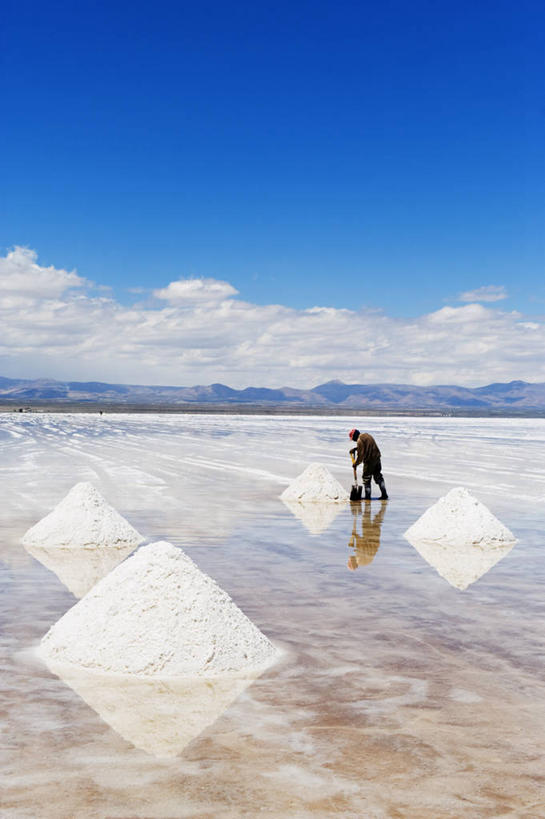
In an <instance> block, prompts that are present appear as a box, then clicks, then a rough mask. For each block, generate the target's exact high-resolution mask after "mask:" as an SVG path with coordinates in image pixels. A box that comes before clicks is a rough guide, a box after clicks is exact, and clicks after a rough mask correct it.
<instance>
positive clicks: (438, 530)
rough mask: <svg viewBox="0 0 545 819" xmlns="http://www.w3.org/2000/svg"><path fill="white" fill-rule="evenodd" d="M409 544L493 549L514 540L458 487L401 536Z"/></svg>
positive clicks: (501, 524) (475, 500) (492, 516)
mask: <svg viewBox="0 0 545 819" xmlns="http://www.w3.org/2000/svg"><path fill="white" fill-rule="evenodd" d="M405 537H406V538H407V540H408V541H409V542H410V543H414V542H415V541H420V540H426V541H435V542H439V543H441V544H443V545H445V546H448V545H452V546H464V545H466V546H470V545H475V544H490V545H497V544H501V543H514V542H515V540H516V538H515V537H514V535H513V533H512V532H510V531H509V529H508V528H507V527H506V526H504V525H503V523H501V521H499V520H498V519H497V518H496V517H494V515H493V514H492V512H490V511H489V510H488V509H487V508H486V506H485V505H484V504H482V503H481V502H480V501H478V500H477V499H476V498H474V497H473V495H471V494H470V493H469V492H468V490H467V489H465V488H464V487H462V486H459V487H457V488H456V489H451V490H450V492H449V493H448V494H447V495H445V496H444V497H442V498H440V499H439V500H438V501H437V503H435V504H434V505H433V506H430V508H429V509H428V510H427V511H426V512H424V514H423V515H422V517H420V518H419V519H418V520H417V521H416V523H414V524H413V525H412V526H411V527H410V528H409V529H407V531H406V532H405Z"/></svg>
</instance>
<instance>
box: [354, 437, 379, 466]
mask: <svg viewBox="0 0 545 819" xmlns="http://www.w3.org/2000/svg"><path fill="white" fill-rule="evenodd" d="M356 447H357V450H358V454H357V457H356V462H355V464H354V466H359V465H360V464H362V463H367V462H368V461H378V459H379V458H380V449H379V448H378V446H377V442H376V441H375V439H374V438H373V436H372V435H369V433H368V432H362V433H361V434H360V436H359V437H358V440H357V441H356Z"/></svg>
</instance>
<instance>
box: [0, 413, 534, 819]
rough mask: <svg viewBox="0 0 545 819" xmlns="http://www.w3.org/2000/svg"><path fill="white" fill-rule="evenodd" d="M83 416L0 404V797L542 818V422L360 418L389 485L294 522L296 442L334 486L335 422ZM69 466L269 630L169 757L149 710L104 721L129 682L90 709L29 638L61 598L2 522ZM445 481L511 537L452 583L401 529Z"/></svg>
mask: <svg viewBox="0 0 545 819" xmlns="http://www.w3.org/2000/svg"><path fill="white" fill-rule="evenodd" d="M103 419H105V421H106V423H101V422H102V420H103ZM103 419H100V422H99V420H98V419H97V418H94V417H89V416H69V417H66V416H43V417H38V416H32V417H31V416H26V417H25V418H24V419H19V418H12V417H11V416H9V417H3V416H0V440H2V442H3V443H2V450H3V458H2V468H1V474H0V478H1V480H2V488H3V490H5V497H6V501H5V503H4V506H3V508H2V510H1V511H0V524H1V526H2V555H3V561H4V562H3V564H2V568H3V572H2V581H1V587H0V590H1V591H2V594H1V595H0V606H1V608H2V617H3V619H5V621H6V627H5V629H3V631H2V633H3V635H4V636H3V638H2V669H3V673H2V677H1V685H2V695H3V698H5V699H6V703H7V717H6V726H5V731H4V736H5V737H6V743H5V749H4V754H3V774H2V781H1V785H2V793H3V796H2V800H3V807H2V810H3V811H4V814H5V815H6V816H46V817H49V816H51V817H53V816H54V817H69V816H78V817H79V816H83V817H87V816H89V817H94V816H97V817H102V816H104V817H106V816H107V817H127V816H139V817H178V816H233V817H235V816H240V815H249V816H254V815H257V814H259V813H263V814H265V815H272V816H286V815H290V816H307V815H308V816H310V815H313V816H316V815H322V816H329V815H335V814H337V815H342V816H366V817H375V816H376V817H382V816H387V817H389V816H403V817H405V816H409V817H412V816H414V817H443V816H445V817H446V816H453V817H458V816H461V815H464V816H490V817H492V816H494V817H495V816H517V817H518V816H520V817H533V816H543V815H544V814H545V796H544V789H543V773H544V770H545V769H544V765H543V744H544V743H543V733H544V732H543V728H544V725H545V719H544V717H545V714H544V702H545V698H544V694H545V682H544V680H543V646H544V642H545V640H544V633H543V602H542V592H541V591H540V587H541V584H542V582H543V561H542V558H541V550H542V548H543V522H542V521H543V516H542V509H543V498H544V497H545V468H544V458H543V454H542V453H543V439H544V438H545V424H544V423H543V422H542V421H535V420H524V421H523V420H520V421H519V420H516V421H507V420H506V421H500V420H499V419H493V420H489V419H482V420H466V419H366V428H367V429H369V431H372V432H373V433H374V434H376V437H377V439H378V440H379V443H380V444H381V447H382V450H383V455H384V458H383V462H384V471H385V474H386V476H387V479H388V488H389V490H390V492H391V495H392V499H391V500H390V501H389V502H388V503H387V504H386V505H385V509H384V510H383V518H382V523H381V525H380V526H379V524H378V523H377V524H375V526H374V527H373V526H372V521H371V530H372V531H371V535H370V536H369V535H366V532H368V531H369V521H364V523H363V529H362V519H361V517H356V518H354V516H353V514H352V510H351V509H350V507H346V508H344V509H342V510H341V511H340V512H339V514H338V516H337V517H336V518H335V519H334V520H333V521H332V522H331V524H330V526H329V528H327V529H326V530H325V531H323V532H322V534H320V535H312V534H310V532H309V531H308V529H307V528H306V527H305V523H304V516H303V520H300V519H299V518H296V517H294V516H293V515H292V514H291V512H290V511H289V510H288V509H287V508H286V507H285V506H284V505H283V504H282V503H280V502H279V501H278V500H277V496H278V494H279V493H280V492H281V491H282V488H283V486H285V485H286V481H287V479H289V478H290V477H294V476H295V475H296V474H298V473H299V472H300V471H302V469H303V468H304V467H305V466H306V465H307V464H308V462H309V461H311V460H318V459H319V460H321V461H322V462H325V463H326V465H327V466H328V467H329V468H330V469H331V470H332V471H333V472H334V474H335V476H336V477H337V478H339V479H340V480H341V481H342V482H343V483H345V484H346V485H347V486H349V485H350V468H349V463H348V467H347V466H346V465H345V459H346V460H348V456H347V455H346V452H345V450H347V449H348V446H347V445H346V441H345V437H344V436H345V427H346V420H345V419H342V420H341V419H324V418H320V419H311V418H305V419H301V418H297V419H277V418H274V419H269V418H255V417H254V418H250V417H248V418H233V417H230V418H223V417H217V416H205V417H203V416H195V417H189V418H188V417H170V416H155V417H152V418H150V417H149V416H124V417H118V416H116V417H111V416H110V417H108V416H106V417H104V416H103ZM468 451H469V452H471V453H472V455H473V458H474V459H473V460H470V461H469V462H468V460H467V453H468ZM521 472H523V474H525V475H527V474H528V473H531V474H530V478H529V479H528V480H525V481H524V482H523V483H521V482H520V474H521ZM77 480H92V481H93V482H94V483H95V484H96V485H97V487H98V488H99V489H100V490H101V491H102V492H103V494H105V495H106V497H107V498H108V499H109V500H110V501H111V502H112V503H113V504H114V505H115V506H116V507H117V508H119V509H120V511H121V512H122V513H123V514H126V515H127V516H128V517H129V519H130V520H131V522H132V523H133V524H134V525H136V526H137V528H139V529H140V530H141V531H142V532H143V533H144V534H145V535H147V536H148V537H149V538H150V539H155V538H157V537H164V538H167V539H169V540H171V541H173V542H174V543H177V544H178V545H180V546H182V547H183V548H184V549H186V550H187V551H188V553H189V554H190V555H191V557H192V558H193V559H194V560H195V561H196V562H197V564H198V565H199V566H200V567H201V568H202V569H203V570H204V571H206V572H207V573H208V574H210V575H211V576H212V577H214V578H215V579H216V580H217V581H218V582H219V583H220V585H221V586H223V587H224V588H225V589H226V590H227V591H228V592H229V593H230V594H231V596H232V597H233V598H234V599H235V601H236V602H237V603H238V605H240V606H241V608H242V609H243V610H244V611H245V612H246V613H247V614H248V615H249V616H250V617H251V618H252V619H253V620H254V622H256V623H257V625H259V626H260V628H261V629H262V630H263V631H265V633H267V634H268V635H269V636H270V637H271V638H273V639H275V640H279V641H281V642H282V644H283V645H284V646H285V647H286V649H287V654H286V656H285V659H284V661H283V662H282V663H281V664H279V665H278V666H277V667H275V668H273V669H271V670H270V671H269V672H268V673H267V674H265V675H263V676H262V677H261V678H260V679H258V680H256V681H255V682H254V683H253V685H251V686H250V687H248V688H247V689H246V690H245V691H244V692H243V693H242V694H241V695H240V696H239V698H238V699H236V700H235V701H234V702H233V703H232V704H231V705H230V706H229V707H228V708H227V710H226V711H225V712H224V713H223V715H222V716H220V717H219V719H218V720H217V721H216V722H215V723H214V724H213V725H212V726H210V727H208V728H205V730H204V732H203V733H201V734H200V735H198V736H197V737H196V738H195V739H194V740H193V741H192V742H191V743H190V744H189V745H187V747H186V748H185V749H183V750H182V751H181V752H180V754H179V756H176V757H174V758H157V757H156V756H154V755H153V753H152V752H149V750H150V748H151V749H153V747H155V748H157V742H159V743H160V742H161V741H164V739H165V733H168V730H169V727H170V721H169V720H163V721H162V722H161V720H159V722H158V723H155V724H154V723H153V721H152V722H151V724H150V720H149V719H148V721H147V722H146V719H144V726H143V728H142V726H140V729H139V730H141V733H142V734H143V736H140V737H136V736H135V735H134V734H132V739H133V742H132V743H131V742H129V741H128V739H126V738H123V731H121V732H120V731H119V730H118V731H115V730H113V729H112V728H111V727H110V726H109V724H108V721H109V722H110V723H111V724H113V723H115V724H116V726H117V728H118V729H120V728H121V727H122V724H121V725H120V723H119V719H121V721H122V720H123V718H124V715H123V707H124V704H125V703H126V702H127V699H128V697H129V694H128V693H127V691H126V690H123V689H122V688H121V689H120V691H119V696H118V697H117V698H116V691H115V687H114V690H113V692H111V693H110V695H109V699H108V708H109V709H110V710H109V712H107V713H103V717H104V718H105V719H104V718H101V717H100V716H99V715H98V714H97V712H96V710H93V708H91V707H90V706H89V705H87V704H86V703H85V702H84V701H83V700H82V699H81V698H80V697H79V696H78V695H77V694H76V693H75V692H74V691H73V690H72V688H70V687H69V686H68V685H67V684H66V683H65V682H63V681H62V680H61V679H59V678H57V677H55V676H54V675H52V674H51V673H50V672H49V671H48V670H47V669H45V667H43V666H42V665H41V664H40V663H39V662H37V661H36V660H35V659H34V658H33V656H32V654H31V652H29V647H32V646H34V645H35V644H36V643H37V642H38V641H39V639H40V638H41V636H42V635H43V634H44V633H45V632H46V631H47V629H48V628H49V626H50V625H51V624H52V623H54V622H55V621H56V620H57V619H58V618H59V617H60V616H62V614H63V613H64V612H65V611H66V610H67V609H68V608H69V607H70V606H71V605H72V604H73V603H74V602H75V598H74V597H73V596H72V595H71V594H70V592H69V591H68V590H67V589H66V587H65V586H63V585H62V584H61V582H60V581H59V580H58V578H57V577H56V575H55V574H53V573H52V572H51V571H49V570H47V569H46V568H45V567H44V566H42V565H41V564H40V563H39V562H38V561H36V560H34V559H33V558H32V557H31V556H30V555H28V554H27V553H26V552H24V550H23V549H22V547H20V546H19V543H18V541H19V539H20V536H21V535H22V534H23V532H24V531H25V530H26V528H28V526H30V525H31V524H32V523H34V522H35V521H36V520H37V519H38V518H39V517H41V516H42V515H43V514H44V513H45V512H47V511H48V509H49V508H51V507H52V506H53V505H54V504H55V503H56V502H57V501H58V500H59V499H60V497H62V495H63V494H64V493H65V492H66V491H67V490H68V489H69V488H70V486H71V485H72V484H73V483H75V482H76V481H77ZM460 484H461V485H466V486H468V487H469V488H470V489H472V490H473V491H474V492H475V494H477V496H478V497H479V498H480V499H481V500H483V502H485V503H487V505H488V506H489V507H490V508H491V510H492V511H493V512H494V513H495V514H497V515H498V517H499V518H500V519H501V520H502V521H503V522H504V523H505V524H506V525H507V526H509V527H510V528H511V529H512V530H513V532H514V533H515V535H516V536H517V537H518V538H519V542H518V543H517V544H516V546H515V547H514V549H513V550H512V551H510V552H509V553H508V554H506V555H505V556H504V557H503V559H501V560H500V561H499V562H498V563H497V564H496V565H495V566H494V567H493V568H492V569H491V570H490V571H489V572H488V573H487V574H485V575H484V576H483V577H482V578H481V579H480V580H478V581H476V582H475V583H473V584H472V585H470V586H469V587H468V589H467V590H466V591H463V592H462V591H459V590H457V589H455V588H453V587H452V586H450V585H449V583H448V582H447V581H445V580H444V579H443V578H442V577H440V576H439V574H438V573H437V571H436V570H435V569H434V568H433V567H432V566H430V565H429V564H428V563H427V562H426V561H424V560H423V559H422V557H421V556H420V555H419V554H418V553H417V552H416V550H415V549H413V548H412V547H411V546H410V545H409V544H408V543H407V542H406V541H405V540H404V539H403V537H402V533H403V531H404V530H405V529H406V528H407V526H408V525H409V524H410V523H412V522H413V521H414V520H415V519H416V517H418V515H419V514H421V512H422V511H424V509H425V508H427V506H429V505H430V503H432V502H433V501H434V500H435V499H437V497H438V496H439V495H441V494H444V493H445V492H446V491H448V489H449V488H451V486H454V485H460ZM371 508H372V516H373V517H374V516H375V515H379V513H380V511H381V510H382V505H381V504H380V502H378V501H377V502H374V503H372V504H371ZM307 523H308V521H307ZM355 534H356V535H357V538H356V537H355ZM378 541H379V542H380V545H378V548H377V542H378ZM358 549H359V553H360V557H361V565H359V568H357V569H356V570H355V571H349V569H348V567H347V563H348V560H349V558H350V557H352V556H357V553H358ZM373 552H375V554H374V557H373ZM370 557H371V561H370V562H369V558H370ZM155 693H157V692H155ZM159 693H161V692H159ZM175 694H176V692H174V694H172V697H173V699H172V700H169V703H170V705H169V707H173V708H174V709H176V706H177V705H178V706H179V710H181V709H182V708H183V707H184V703H183V701H181V700H176V696H175ZM154 695H155V694H154V692H153V691H152V692H150V691H146V692H143V693H142V694H139V693H138V691H137V692H132V693H131V694H130V696H131V697H132V698H131V699H130V700H129V701H130V702H131V704H133V706H132V707H133V710H136V711H138V709H139V708H140V707H143V706H140V705H139V699H138V698H139V697H141V699H140V702H141V703H146V702H147V703H148V704H149V701H150V698H151V699H153V696H154ZM169 696H170V694H169ZM163 701H164V700H163ZM95 705H96V702H95ZM143 713H144V717H145V718H146V713H145V712H143ZM120 715H121V716H120ZM113 717H114V718H116V719H117V720H118V721H117V722H116V719H114V718H113ZM147 717H149V714H148V715H147ZM146 731H148V735H147V736H146V735H145V733H146ZM150 736H151V738H152V740H153V741H150ZM138 739H140V742H138V741H137V740H138ZM135 742H136V745H137V746H138V747H135ZM154 743H155V744H154ZM143 748H148V751H146V750H143ZM4 814H3V815H4Z"/></svg>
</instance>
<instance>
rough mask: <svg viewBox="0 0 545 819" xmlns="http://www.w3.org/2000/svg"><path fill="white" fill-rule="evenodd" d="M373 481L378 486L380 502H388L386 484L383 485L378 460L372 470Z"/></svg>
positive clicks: (380, 466) (380, 465)
mask: <svg viewBox="0 0 545 819" xmlns="http://www.w3.org/2000/svg"><path fill="white" fill-rule="evenodd" d="M373 480H374V481H375V483H376V484H378V487H379V489H380V498H381V500H388V493H387V491H386V484H385V483H384V478H383V475H382V464H381V463H380V458H379V459H378V461H377V462H376V464H375V466H374V469H373Z"/></svg>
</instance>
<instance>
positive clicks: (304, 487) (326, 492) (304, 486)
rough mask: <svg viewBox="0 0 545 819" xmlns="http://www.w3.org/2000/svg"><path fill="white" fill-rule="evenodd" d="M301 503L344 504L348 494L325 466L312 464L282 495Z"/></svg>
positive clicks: (285, 499)
mask: <svg viewBox="0 0 545 819" xmlns="http://www.w3.org/2000/svg"><path fill="white" fill-rule="evenodd" d="M280 497H281V499H282V500H284V501H297V502H299V503H320V502H324V501H325V502H328V503H344V502H345V501H347V500H348V492H347V491H346V489H345V488H344V487H343V486H342V485H341V484H340V483H339V481H338V480H337V479H336V478H334V477H333V475H332V474H331V472H330V471H329V469H327V468H326V467H325V466H323V464H316V463H315V464H310V466H307V468H306V469H305V471H304V472H302V473H301V474H300V475H299V477H297V478H295V480H294V481H292V482H291V483H290V485H289V486H288V487H287V489H285V490H284V491H283V492H282V494H281V495H280Z"/></svg>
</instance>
